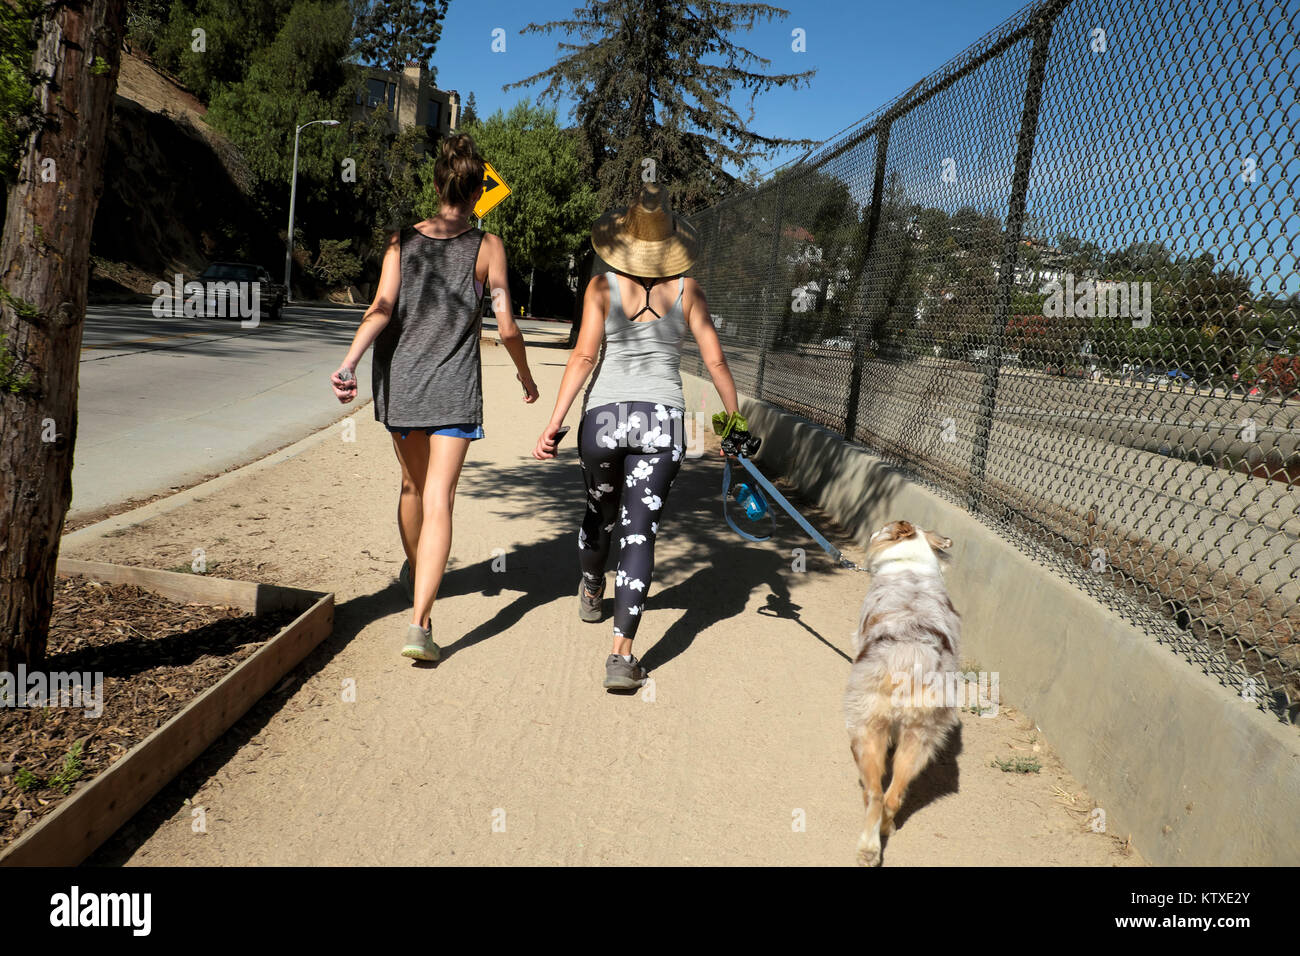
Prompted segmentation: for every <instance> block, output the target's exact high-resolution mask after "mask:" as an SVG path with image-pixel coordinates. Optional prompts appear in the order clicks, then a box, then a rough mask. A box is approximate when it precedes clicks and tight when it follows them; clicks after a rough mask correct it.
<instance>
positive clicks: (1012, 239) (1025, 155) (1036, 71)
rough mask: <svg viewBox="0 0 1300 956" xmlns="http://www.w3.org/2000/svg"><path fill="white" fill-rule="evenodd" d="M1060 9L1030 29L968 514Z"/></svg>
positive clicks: (982, 454) (982, 455) (984, 451)
mask: <svg viewBox="0 0 1300 956" xmlns="http://www.w3.org/2000/svg"><path fill="white" fill-rule="evenodd" d="M1062 7H1063V5H1058V6H1056V7H1054V8H1049V9H1047V10H1045V11H1044V12H1043V14H1042V15H1041V18H1040V19H1039V21H1038V23H1037V24H1035V26H1034V45H1033V48H1032V49H1031V50H1030V54H1029V75H1028V77H1027V78H1026V81H1025V100H1024V106H1023V108H1022V109H1021V113H1020V133H1019V136H1018V138H1017V140H1016V165H1015V171H1014V173H1013V175H1012V178H1011V196H1010V199H1009V200H1008V203H1007V221H1006V227H1005V228H1004V230H1003V235H1002V261H1001V265H1000V266H999V268H998V284H997V292H996V293H995V295H994V299H993V320H992V324H991V326H990V328H989V346H988V356H987V357H986V359H985V361H986V363H987V364H986V365H985V367H984V380H983V383H982V386H981V389H980V404H979V413H978V417H977V419H976V422H975V438H974V442H973V445H974V448H973V450H972V455H971V476H970V487H969V489H968V496H967V500H968V503H969V506H970V508H971V510H972V511H976V512H978V511H979V510H980V489H981V488H982V487H983V485H984V478H985V471H986V469H987V467H988V453H989V434H990V432H991V431H992V428H993V410H994V407H995V405H996V404H997V395H998V376H999V373H1000V370H1001V366H1002V338H1003V334H1004V333H1005V331H1006V326H1007V321H1008V319H1009V317H1010V312H1011V288H1012V286H1013V285H1014V284H1015V266H1016V256H1017V250H1018V248H1019V246H1020V237H1021V234H1022V233H1023V231H1024V223H1025V201H1026V197H1027V195H1028V192H1029V173H1030V170H1031V169H1032V166H1033V158H1034V138H1035V137H1036V136H1037V134H1038V113H1039V108H1040V107H1041V105H1042V92H1043V77H1044V76H1045V75H1046V73H1047V53H1048V47H1049V46H1050V45H1051V40H1052V25H1053V23H1054V22H1055V19H1056V15H1057V14H1058V13H1059V12H1060V10H1061V8H1062Z"/></svg>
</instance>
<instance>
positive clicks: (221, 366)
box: [69, 304, 568, 519]
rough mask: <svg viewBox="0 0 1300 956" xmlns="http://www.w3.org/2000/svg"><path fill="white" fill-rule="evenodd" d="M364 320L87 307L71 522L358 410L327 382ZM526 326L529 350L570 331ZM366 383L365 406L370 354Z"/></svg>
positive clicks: (293, 308) (324, 311)
mask: <svg viewBox="0 0 1300 956" xmlns="http://www.w3.org/2000/svg"><path fill="white" fill-rule="evenodd" d="M363 312H364V309H363V308H361V307H348V308H339V307H328V306H316V305H290V306H287V307H286V308H285V310H284V316H283V318H281V319H280V320H279V321H278V322H270V321H263V322H261V323H259V324H258V325H257V326H256V327H254V328H243V327H242V326H241V324H240V322H239V321H238V320H237V319H200V318H170V317H164V318H159V317H156V316H155V315H153V313H152V311H151V309H150V307H149V306H148V305H142V304H122V305H102V306H91V307H90V308H88V309H87V311H86V326H85V332H84V334H83V337H82V350H81V366H80V396H79V403H78V425H77V443H76V452H75V457H74V461H73V470H72V506H71V508H70V510H69V518H73V519H75V518H77V517H78V516H80V515H84V514H86V513H87V512H91V511H97V510H99V509H102V508H105V507H109V506H112V505H116V504H119V503H121V502H125V501H130V500H134V499H139V498H145V497H149V496H151V495H155V494H160V493H164V492H166V491H168V490H169V489H171V488H179V487H184V486H186V485H190V484H193V483H194V482H196V481H200V480H202V479H203V478H206V477H208V476H211V475H215V474H219V473H221V472H223V471H227V470H229V469H231V468H234V467H238V466H240V465H243V464H247V463H248V462H250V461H255V460H257V459H258V458H261V457H263V456H265V455H268V454H270V453H271V452H273V451H275V450H277V449H279V448H283V447H284V446H286V445H289V444H292V443H293V442H295V441H297V440H298V439H300V438H303V437H304V436H306V435H308V434H310V433H311V432H313V431H316V430H319V429H321V428H325V427H327V426H328V425H330V424H331V423H332V422H335V421H339V420H340V419H342V418H345V417H348V416H350V415H352V414H354V413H355V411H356V408H357V406H356V404H352V405H348V406H343V405H340V404H339V403H338V401H337V400H336V399H335V398H334V394H333V392H332V391H331V389H330V386H329V376H330V374H331V373H332V372H333V371H334V370H335V369H336V368H338V363H339V361H340V360H341V359H342V358H343V355H344V353H345V352H346V351H347V348H348V345H349V344H350V342H351V341H352V336H353V334H354V333H355V331H356V328H357V324H358V323H359V322H360V320H361V316H362V314H363ZM521 326H522V327H523V329H524V333H525V337H526V340H528V341H529V342H530V343H541V342H559V341H563V340H564V339H565V338H567V335H568V325H566V324H563V323H555V322H542V321H530V320H525V321H524V322H522V323H521ZM485 327H486V328H487V329H488V331H489V332H490V333H494V332H495V325H494V324H493V323H492V320H490V319H489V320H488V322H487V323H485ZM357 378H358V390H359V394H360V395H361V396H362V400H364V399H366V398H368V397H369V394H370V361H369V358H367V359H364V360H363V361H362V362H361V365H360V367H359V368H358V369H357ZM366 414H369V412H367V413H366Z"/></svg>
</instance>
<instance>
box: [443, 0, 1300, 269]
mask: <svg viewBox="0 0 1300 956" xmlns="http://www.w3.org/2000/svg"><path fill="white" fill-rule="evenodd" d="M1291 2H1294V0H1291ZM579 5H580V4H579V3H578V2H576V0H481V2H478V3H476V4H471V3H469V2H468V0H451V4H450V8H449V12H448V16H447V19H446V21H445V23H444V29H443V36H442V40H441V42H440V43H439V46H438V50H437V52H436V53H435V56H434V65H435V66H436V67H437V69H438V85H439V87H441V88H442V89H455V90H458V91H459V92H460V94H461V96H462V98H464V97H466V96H468V94H469V93H470V92H471V91H472V92H473V93H474V95H475V101H476V105H477V108H478V110H479V112H480V114H482V115H487V114H490V113H492V112H493V111H495V110H497V109H508V108H509V107H511V106H513V105H514V104H515V103H516V102H518V101H519V100H520V99H523V98H531V97H535V96H536V95H538V94H539V93H540V92H541V90H542V89H543V88H544V87H545V84H544V83H537V84H534V85H533V86H531V87H528V88H524V89H517V90H511V91H510V92H508V93H506V92H503V91H502V89H501V87H502V84H505V83H511V82H515V81H518V80H522V79H523V78H524V77H526V76H529V75H531V74H533V73H536V72H537V71H539V70H541V69H544V68H545V67H547V66H548V65H550V64H552V63H554V62H555V60H556V58H557V55H558V51H557V43H558V42H559V41H560V40H563V39H566V37H565V36H564V34H563V33H560V32H557V33H552V34H550V35H549V36H548V35H544V34H522V35H521V34H520V32H519V31H520V29H521V28H522V27H523V26H525V25H527V24H528V23H530V22H536V23H544V22H547V21H549V20H553V19H562V18H566V17H569V16H571V15H572V12H573V10H574V9H575V7H577V6H579ZM1025 6H1026V4H1024V3H1022V2H1021V0H912V2H911V3H897V2H889V3H880V2H875V0H867V2H850V0H805V2H799V0H788V2H787V5H786V9H788V10H789V11H790V14H789V16H788V17H785V18H784V19H778V20H775V21H772V22H768V23H760V24H758V25H757V26H756V27H755V28H754V29H753V30H752V31H750V32H748V33H743V32H740V33H735V34H733V35H732V37H731V39H732V40H733V41H734V42H737V43H739V44H741V45H743V46H745V47H747V48H748V49H750V50H751V51H753V52H754V53H756V54H758V55H759V56H762V57H766V58H767V59H768V60H770V61H771V62H770V64H769V65H768V66H767V67H765V68H762V69H763V70H764V71H765V72H768V73H793V72H798V71H802V70H808V69H815V70H816V71H817V72H816V74H815V75H814V76H813V77H812V78H811V79H810V81H808V83H807V84H806V85H805V86H803V87H802V88H800V89H798V90H790V89H781V90H775V91H773V92H769V93H766V94H763V95H761V96H760V97H758V99H757V100H756V101H755V115H754V120H753V122H752V123H751V124H750V128H752V129H754V130H755V131H757V132H761V133H764V134H766V135H780V136H786V137H790V138H807V139H813V140H827V139H833V138H837V135H838V134H839V133H841V132H842V131H843V130H844V129H845V128H846V127H849V126H851V125H853V124H854V123H856V122H857V121H858V120H859V119H861V118H862V117H864V116H866V115H867V114H869V113H871V112H873V111H875V110H876V109H877V108H878V107H880V106H882V105H884V104H885V103H888V102H889V101H890V100H892V99H894V98H895V97H896V96H898V95H899V94H900V93H903V92H904V91H906V90H908V89H909V88H911V87H912V85H913V84H915V83H916V82H917V81H918V80H920V79H922V78H923V77H925V76H926V75H928V74H929V73H931V72H933V71H934V70H936V69H938V68H939V67H941V66H942V65H943V64H944V63H946V62H947V61H949V60H951V59H952V58H953V57H955V56H957V55H958V54H960V53H962V52H963V51H964V50H966V49H967V48H968V47H970V46H971V45H972V44H974V43H975V42H976V41H977V40H978V39H979V38H980V37H982V36H984V35H985V34H987V33H989V32H990V31H991V30H993V29H994V28H995V27H997V26H998V25H1000V24H1001V23H1003V22H1004V21H1005V20H1007V19H1008V18H1009V17H1011V16H1013V15H1014V14H1016V13H1018V12H1019V11H1020V10H1022V9H1023V8H1024V7H1025ZM1289 6H1290V2H1288V3H1287V4H1282V5H1276V4H1268V3H1265V4H1260V3H1258V2H1256V0H1216V3H1215V4H1213V5H1210V6H1208V7H1207V8H1206V11H1205V12H1204V13H1203V14H1202V15H1199V16H1197V17H1194V18H1189V17H1187V16H1184V15H1182V13H1180V11H1182V12H1185V10H1186V7H1185V5H1184V4H1182V3H1181V2H1180V0H1150V6H1149V8H1148V10H1147V11H1146V13H1147V15H1144V16H1142V17H1137V18H1135V17H1131V16H1128V15H1127V14H1126V10H1125V8H1123V7H1122V5H1121V6H1120V7H1119V8H1116V7H1114V6H1113V5H1111V4H1107V3H1104V2H1087V0H1085V2H1082V3H1077V4H1074V5H1072V6H1071V7H1070V8H1068V9H1067V12H1066V14H1065V15H1064V16H1062V17H1061V18H1060V19H1059V20H1058V22H1057V25H1056V28H1055V29H1054V32H1053V40H1052V56H1051V58H1050V59H1049V75H1048V80H1047V87H1046V91H1045V94H1046V98H1045V101H1044V110H1043V113H1042V114H1041V116H1040V123H1039V132H1038V142H1037V144H1036V147H1035V162H1034V170H1033V173H1032V175H1031V180H1030V195H1029V209H1028V211H1029V213H1030V214H1031V216H1034V217H1035V218H1036V219H1038V220H1039V226H1038V228H1039V229H1040V230H1041V234H1042V235H1044V236H1047V237H1053V236H1056V235H1058V234H1061V233H1066V234H1070V235H1074V236H1078V237H1080V238H1083V239H1087V240H1090V241H1093V242H1096V243H1098V244H1099V245H1101V246H1102V247H1103V248H1106V249H1115V248H1121V247H1123V246H1125V245H1127V244H1128V243H1130V242H1133V241H1139V240H1141V241H1158V242H1162V243H1164V244H1165V245H1166V246H1167V247H1168V248H1170V249H1172V250H1173V251H1175V252H1177V253H1181V254H1184V255H1187V254H1196V253H1199V252H1201V251H1210V252H1212V253H1213V254H1214V256H1215V258H1216V260H1217V261H1218V262H1220V263H1222V264H1231V265H1233V266H1234V267H1236V268H1238V269H1240V270H1241V271H1242V272H1244V273H1245V274H1246V275H1248V276H1250V277H1251V282H1252V286H1254V287H1255V289H1256V290H1257V291H1258V290H1259V289H1261V288H1264V289H1268V290H1269V291H1270V292H1275V293H1276V292H1282V293H1285V294H1290V293H1292V292H1295V291H1297V290H1300V263H1298V262H1297V251H1296V250H1295V249H1293V248H1291V247H1290V241H1289V238H1288V236H1289V235H1290V234H1293V233H1294V230H1295V227H1296V226H1297V225H1298V224H1300V209H1298V208H1297V199H1296V196H1295V195H1294V193H1293V188H1292V187H1293V184H1294V182H1295V181H1296V178H1297V176H1298V175H1300V153H1298V151H1297V147H1296V144H1295V142H1294V141H1293V137H1292V136H1291V135H1289V134H1288V133H1287V130H1288V129H1294V128H1295V123H1296V122H1297V121H1300V99H1298V98H1297V91H1296V88H1295V82H1294V79H1293V77H1294V76H1295V70H1296V69H1297V68H1300V52H1297V50H1296V48H1295V47H1294V45H1288V44H1287V41H1286V39H1285V37H1286V35H1287V33H1288V30H1289V27H1288V26H1287V24H1288V23H1289V22H1290V21H1289V19H1288V18H1289V17H1291V16H1293V15H1294V8H1291V10H1292V12H1291V13H1287V12H1286V8H1287V7H1289ZM1260 7H1263V8H1266V9H1268V10H1269V12H1268V13H1267V14H1266V15H1264V14H1261V13H1260ZM1099 24H1104V26H1105V28H1106V30H1107V33H1108V37H1109V40H1108V43H1109V46H1108V47H1107V48H1106V50H1104V51H1101V52H1102V54H1104V55H1097V53H1098V51H1095V50H1092V49H1091V47H1090V37H1091V30H1092V29H1094V28H1095V27H1096V26H1098V25H1099ZM498 29H499V30H504V31H505V47H506V48H505V50H504V51H503V52H493V49H492V44H493V31H495V30H498ZM795 29H801V30H802V31H803V33H804V38H805V43H806V51H805V52H796V51H795V50H793V49H792V35H791V33H792V31H793V30H795ZM569 39H571V40H574V41H577V38H576V37H574V38H569ZM1028 49H1029V44H1028V42H1027V41H1026V42H1022V43H1021V44H1019V45H1018V47H1017V49H1016V50H1015V51H1014V52H1011V53H1008V54H1006V55H1004V56H1002V57H999V58H998V60H997V61H995V62H994V63H992V64H990V65H988V66H987V67H985V68H984V69H982V70H981V71H980V72H979V73H978V74H976V75H973V76H970V77H968V78H966V79H963V80H962V81H961V82H960V84H959V85H958V86H956V87H953V88H952V89H951V90H950V91H948V93H947V94H946V95H944V96H941V97H938V98H936V99H934V100H932V101H930V102H929V104H927V105H926V106H924V107H922V108H921V109H920V111H919V112H917V113H916V114H909V116H908V117H906V118H905V119H903V120H901V121H900V123H899V125H898V127H897V128H896V131H895V136H894V137H893V138H891V142H890V168H891V169H893V170H896V171H898V172H899V173H900V175H901V176H902V177H903V179H904V180H905V181H906V182H907V186H908V192H909V198H910V199H911V201H913V202H919V203H924V204H927V205H936V206H938V207H940V208H945V209H949V210H950V211H951V210H955V209H956V208H958V207H960V206H964V205H969V206H974V207H976V208H980V209H985V208H987V209H988V210H989V211H990V212H991V213H993V214H995V215H1000V214H1002V213H1003V212H1004V209H1005V202H1006V194H1007V189H1008V187H1009V182H1010V176H1011V171H1012V165H1013V162H1012V161H1013V158H1014V152H1015V130H1016V129H1017V128H1018V126H1019V111H1018V106H1017V105H1016V104H1018V97H1019V96H1020V95H1021V94H1020V91H1021V90H1022V88H1023V82H1024V80H1023V77H1024V70H1025V68H1026V66H1027V57H1028ZM1152 50H1163V51H1166V56H1165V57H1164V58H1162V59H1160V60H1158V61H1154V62H1153V61H1152V60H1151V59H1150V51H1152ZM1220 58H1222V59H1220ZM558 106H559V113H560V121H561V122H562V123H568V122H569V121H570V119H569V109H570V107H571V106H572V103H571V102H569V101H567V100H565V101H561V102H560V103H559V104H558ZM732 106H733V108H734V109H736V111H737V112H738V113H740V114H741V115H742V116H746V115H747V114H748V111H749V93H748V92H747V91H737V92H736V94H735V96H734V97H733V99H732ZM1175 130H1176V131H1177V132H1178V135H1173V132H1174V131H1175ZM871 148H874V147H871ZM864 149H866V147H864ZM859 152H861V150H860V151H859ZM802 153H803V150H802V149H798V148H788V149H786V150H784V151H782V152H779V153H777V154H775V155H774V156H772V157H771V158H770V159H769V160H767V161H764V162H762V163H760V164H759V167H758V168H759V170H760V171H761V172H768V171H770V170H771V169H774V168H775V167H777V166H779V165H780V164H781V163H782V162H784V161H786V160H789V159H793V158H796V157H797V156H799V155H801V154H802ZM869 155H870V149H867V151H866V153H864V154H863V155H860V156H856V157H846V159H845V160H844V162H845V163H846V164H848V165H849V166H852V167H853V168H854V169H855V170H856V173H857V174H861V173H862V168H859V167H864V166H865V162H869V160H867V161H865V162H864V159H863V157H864V156H869ZM1246 157H1249V158H1250V159H1251V162H1252V163H1253V162H1256V161H1258V163H1259V171H1258V176H1257V177H1256V178H1255V179H1254V180H1252V181H1251V182H1249V183H1246V182H1243V178H1242V176H1241V175H1240V173H1241V163H1242V161H1243V158H1246ZM945 161H948V162H953V163H954V164H955V167H956V169H958V170H960V175H959V176H958V177H957V178H955V179H954V180H952V181H951V184H946V183H944V181H943V180H941V178H940V176H939V170H940V164H941V163H943V162H945ZM733 172H734V170H733ZM850 179H852V181H849V180H848V179H846V184H847V185H849V186H850V190H851V192H852V193H853V195H854V198H855V199H857V200H858V201H859V202H865V201H866V196H865V195H863V194H861V191H862V190H863V189H868V188H869V185H870V183H869V180H867V179H863V176H862V175H855V176H853V177H850ZM990 203H991V205H990Z"/></svg>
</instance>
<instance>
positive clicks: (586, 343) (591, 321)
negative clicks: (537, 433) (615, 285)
mask: <svg viewBox="0 0 1300 956" xmlns="http://www.w3.org/2000/svg"><path fill="white" fill-rule="evenodd" d="M601 281H602V280H601V279H600V278H596V279H592V280H591V281H590V282H589V283H587V292H586V294H585V295H584V296H583V299H582V328H580V329H579V330H578V343H577V344H576V345H575V346H574V347H573V353H572V354H571V355H570V356H569V361H568V363H567V364H566V365H565V366H564V378H563V379H561V380H560V390H559V392H558V393H556V396H555V410H554V411H553V412H551V420H550V421H549V422H548V423H547V425H546V428H545V429H543V431H542V435H541V437H540V438H538V439H537V446H536V447H535V448H534V449H533V457H534V458H537V459H546V458H554V457H555V433H556V432H557V431H559V430H560V426H562V425H563V424H564V419H565V416H567V415H568V414H569V409H570V408H571V407H572V406H573V401H574V399H576V398H577V397H578V393H579V392H580V391H582V386H583V385H584V384H585V383H586V381H587V379H588V378H589V377H590V376H591V370H592V369H594V368H595V367H596V356H597V355H599V354H600V343H601V342H602V341H603V340H604V338H605V307H604V304H603V302H602V296H601V293H600V291H599V289H598V288H597V285H596V284H597V282H601Z"/></svg>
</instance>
